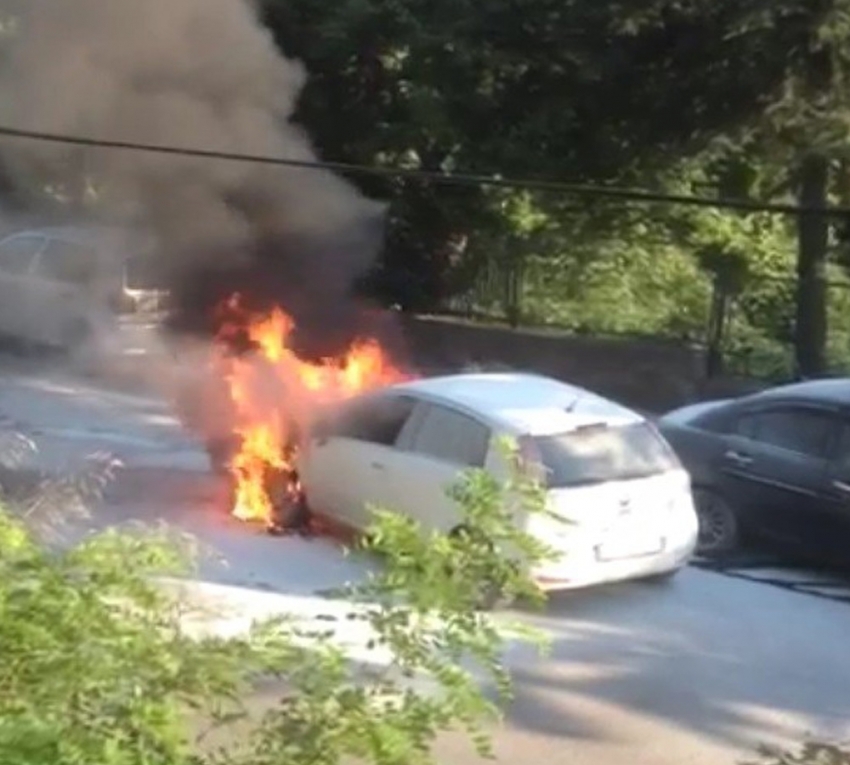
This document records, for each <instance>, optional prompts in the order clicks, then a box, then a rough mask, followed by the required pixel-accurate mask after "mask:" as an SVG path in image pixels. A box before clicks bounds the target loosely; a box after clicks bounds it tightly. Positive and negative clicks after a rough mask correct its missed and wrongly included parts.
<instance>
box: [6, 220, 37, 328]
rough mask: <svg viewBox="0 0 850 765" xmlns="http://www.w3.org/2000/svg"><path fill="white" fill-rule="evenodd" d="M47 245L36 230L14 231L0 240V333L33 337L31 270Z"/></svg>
mask: <svg viewBox="0 0 850 765" xmlns="http://www.w3.org/2000/svg"><path fill="white" fill-rule="evenodd" d="M46 245H47V239H46V237H44V236H42V235H41V234H38V233H36V232H26V233H20V234H14V235H12V236H9V237H7V238H6V239H4V240H3V241H2V242H0V333H2V334H4V335H9V336H13V337H19V338H26V339H35V338H34V337H32V335H31V332H32V329H33V321H34V319H35V318H37V317H36V316H33V315H32V314H31V312H32V311H33V299H34V294H33V284H34V280H33V270H34V268H35V264H36V259H37V257H38V255H39V254H40V253H41V251H42V250H43V249H44V248H45V246H46Z"/></svg>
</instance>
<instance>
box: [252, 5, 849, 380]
mask: <svg viewBox="0 0 850 765" xmlns="http://www.w3.org/2000/svg"><path fill="white" fill-rule="evenodd" d="M264 8H265V13H266V20H267V22H268V24H269V26H270V27H271V29H272V30H273V32H274V34H275V36H276V38H277V39H278V41H279V43H280V45H281V46H282V47H283V49H284V50H285V51H287V52H288V53H290V54H292V55H294V56H297V57H299V58H301V59H303V60H304V61H305V62H306V64H307V67H308V70H309V71H310V73H311V78H310V82H309V84H308V86H307V89H306V91H305V93H304V97H303V99H302V104H301V112H300V115H299V117H300V119H301V120H302V121H303V122H304V123H305V124H306V125H307V126H308V128H309V129H310V131H311V134H313V135H314V136H316V139H317V142H318V145H319V147H320V149H321V150H322V151H324V152H325V153H326V154H327V155H329V156H333V157H336V158H343V159H349V160H355V161H361V162H366V163H378V164H385V165H390V166H404V167H421V168H424V169H428V170H447V171H451V170H453V169H458V168H459V169H463V170H466V171H471V172H481V173H496V172H498V173H501V174H503V175H514V176H525V177H529V176H538V177H548V178H553V177H560V178H565V179H568V180H571V181H578V182H583V181H587V182H597V183H598V182H606V181H618V182H620V183H627V184H635V185H643V186H651V187H655V188H658V189H659V190H671V191H684V192H686V193H693V192H696V193H700V194H703V195H705V194H706V193H707V194H709V195H711V194H714V193H716V194H719V195H722V196H735V197H745V198H747V197H748V198H753V199H780V200H786V201H800V202H801V203H805V204H809V205H817V204H821V203H823V202H825V201H828V200H834V199H835V198H836V195H839V194H841V193H843V194H844V198H845V199H846V198H847V196H848V195H847V193H846V190H847V188H850V186H848V181H847V163H846V161H845V160H846V151H847V149H846V147H847V145H848V142H847V137H848V136H847V126H848V124H850V121H848V117H847V115H848V110H847V99H848V90H847V73H848V68H847V64H848V54H850V41H848V34H850V2H848V0H814V1H812V0H743V1H742V0H711V2H709V0H685V1H684V2H682V1H681V0H676V2H673V0H637V1H636V2H629V3H597V2H589V0H569V1H568V2H552V1H551V0H495V2H490V3H487V4H485V5H481V4H480V3H479V4H474V3H470V2H457V0H452V2H448V0H438V1H437V2H429V3H422V2H420V1H419V0H345V2H342V3H334V4H317V3H312V2H307V0H265V3H264ZM363 184H364V187H365V188H366V190H367V191H369V192H371V193H375V194H380V195H384V196H388V197H390V198H392V199H393V200H394V204H393V208H392V209H393V210H394V211H395V216H394V222H395V225H394V227H393V231H394V234H393V236H392V237H391V239H390V246H389V247H388V248H387V252H386V262H385V263H384V264H383V268H382V270H381V273H380V278H379V279H378V286H379V288H380V291H381V292H382V293H383V294H384V295H385V296H387V297H388V299H392V300H396V301H397V302H400V303H402V304H403V305H405V306H408V307H413V308H422V307H433V306H434V305H436V304H438V303H439V302H440V301H441V300H444V299H445V298H446V297H447V296H450V295H452V294H456V293H458V292H463V291H464V289H466V288H468V287H469V286H470V284H471V283H473V282H474V281H475V278H476V275H480V273H481V269H483V271H484V276H485V277H486V278H487V279H488V280H490V281H493V278H492V274H490V275H488V274H489V272H492V271H494V269H495V271H498V272H499V274H501V275H504V272H505V271H507V272H508V273H509V274H514V273H515V272H516V271H517V266H516V262H517V261H521V262H522V263H523V268H524V269H525V271H526V272H528V268H527V266H528V263H529V262H530V264H531V274H530V278H531V287H530V288H527V289H526V292H528V291H529V289H530V294H528V295H526V303H528V304H531V305H533V306H534V311H533V313H534V314H535V315H534V316H533V317H531V318H534V319H538V318H539V316H538V315H539V314H545V316H543V318H544V319H546V320H548V321H557V322H559V323H567V324H568V325H570V326H575V327H587V328H589V329H591V330H594V331H600V330H606V331H607V330H617V331H621V330H624V329H625V328H627V327H629V326H632V325H636V324H640V325H642V326H643V327H645V328H650V329H652V330H653V331H655V330H657V329H660V328H663V327H664V326H667V325H669V326H670V327H671V328H675V331H676V332H677V333H682V332H683V331H684V330H685V328H686V327H689V329H688V330H687V331H688V333H689V334H694V326H693V325H695V324H697V323H698V320H697V316H698V314H699V313H700V311H699V310H698V309H697V307H696V306H697V303H698V302H699V301H701V300H705V301H707V300H708V298H707V293H708V291H709V285H710V283H711V281H712V280H713V279H714V278H715V277H716V275H717V273H716V272H717V269H718V267H720V265H721V262H723V263H725V265H724V266H723V268H724V269H725V272H726V273H727V274H728V270H729V268H730V267H731V265H730V264H731V261H730V260H729V259H730V258H731V259H732V260H738V261H741V263H740V264H739V265H740V267H741V269H742V270H741V272H740V274H741V275H744V274H746V275H747V278H746V279H744V283H743V284H742V285H741V286H742V287H746V289H742V294H743V293H747V295H748V296H747V297H746V299H745V300H743V303H742V305H743V307H742V309H741V312H742V315H747V316H756V317H761V316H763V315H765V314H764V313H763V310H764V309H766V311H767V315H770V316H775V315H776V314H781V316H777V317H776V320H775V322H776V323H774V324H771V325H770V326H765V325H767V324H768V319H767V318H758V319H757V320H756V321H755V324H749V323H748V324H746V325H741V326H742V331H743V332H744V334H753V333H754V336H757V337H762V336H764V338H765V341H766V342H774V341H775V342H788V341H789V340H796V343H797V354H796V356H797V359H796V363H797V366H799V367H800V368H801V370H802V371H804V372H810V373H811V372H815V373H816V372H819V371H821V370H822V368H823V367H824V365H825V363H826V361H825V358H824V348H825V347H826V345H827V339H826V333H825V327H826V322H825V316H826V313H827V308H826V306H827V303H828V302H829V301H828V300H827V299H826V296H825V294H824V291H825V287H824V281H825V279H826V278H827V276H828V271H829V266H828V262H829V251H830V250H829V247H830V244H831V241H832V240H831V239H830V237H829V228H830V226H829V221H827V220H825V219H824V218H823V217H822V216H807V217H804V218H802V219H801V221H799V226H798V221H795V220H793V219H786V220H778V219H770V220H768V219H767V218H766V217H764V216H741V215H737V214H728V215H726V214H722V215H721V214H710V213H706V211H704V210H698V211H695V212H690V211H682V210H673V209H671V208H663V207H660V206H654V207H650V208H647V207H643V208H641V209H640V210H637V209H636V208H634V207H629V206H624V205H617V206H613V205H610V204H608V205H598V204H588V203H587V202H586V201H583V200H576V199H564V198H561V199H555V198H553V197H549V198H546V199H541V198H535V199H533V200H532V206H533V207H534V209H535V210H536V214H539V215H542V216H544V217H545V218H546V223H545V225H543V226H542V228H543V230H544V233H545V236H539V235H538V234H540V233H541V232H540V231H538V232H536V233H535V235H534V236H531V237H530V236H529V232H528V231H527V230H524V229H523V228H522V225H521V224H518V221H517V216H516V215H515V214H514V213H515V210H516V207H517V202H516V200H513V201H511V200H509V199H506V197H510V196H511V195H509V194H505V193H495V192H488V191H486V190H481V189H460V190H455V191H452V192H448V191H446V190H445V188H436V187H434V186H433V185H432V184H427V183H412V182H391V181H374V180H370V181H363ZM841 189H844V191H843V192H841ZM514 196H515V197H517V198H519V200H520V204H519V206H520V207H522V206H523V205H525V204H526V202H523V201H522V198H523V196H524V195H522V194H517V195H514ZM683 228H684V229H685V230H686V231H687V233H688V236H686V237H683V236H682V235H681V233H682V229H683ZM798 229H799V232H798ZM798 234H799V244H798V245H795V244H794V238H795V237H797V236H798ZM730 237H731V238H732V239H734V241H728V240H729V239H730ZM714 240H717V241H714ZM451 243H454V244H455V245H457V244H458V243H462V246H455V247H452V246H451ZM712 253H713V254H712ZM718 257H719V260H718ZM706 258H707V259H706ZM789 258H790V260H789ZM529 259H530V260H529ZM765 259H768V260H771V261H772V265H770V266H769V267H768V270H769V271H770V272H772V273H773V272H781V274H782V278H783V279H784V278H786V277H787V278H789V279H790V280H791V281H792V282H793V281H798V285H799V286H798V288H797V289H796V292H795V293H794V294H793V295H792V299H793V301H794V302H796V305H797V308H796V310H794V309H793V308H792V309H789V308H788V307H787V305H786V304H787V295H786V293H787V290H786V289H785V287H782V288H781V289H780V288H778V287H776V288H775V289H774V288H771V287H769V286H768V285H767V283H766V281H765V280H764V279H763V278H762V274H763V272H764V270H765V268H766V264H765ZM494 264H495V265H494ZM789 264H790V268H789ZM496 281H499V280H498V279H497V280H496ZM697 283H698V284H697ZM540 284H544V285H547V287H548V291H549V295H545V296H540V295H539V293H540V288H539V286H535V285H540ZM774 284H775V285H776V284H778V280H775V282H774ZM689 285H690V286H689ZM500 290H501V292H502V293H505V292H506V290H505V289H503V288H501V287H500ZM559 292H560V293H562V294H563V298H560V299H559V298H558V297H557V293H559ZM750 292H753V296H752V297H749V293H750ZM507 293H509V294H510V295H513V294H514V293H516V290H513V291H511V290H510V289H507ZM577 293H578V294H581V295H583V296H584V297H583V298H582V299H581V300H578V301H577V300H576V299H575V297H574V296H575V294H577ZM756 293H757V294H756ZM672 294H681V295H682V296H683V305H682V310H677V309H676V307H675V306H674V305H673V304H672V301H671V300H670V299H669V297H668V299H667V300H666V301H665V300H659V299H658V298H659V296H660V295H667V296H669V295H672ZM511 299H513V298H511ZM780 303H781V304H782V307H780ZM611 305H618V306H620V307H621V311H620V314H621V315H620V316H618V317H612V312H611V310H610V306H611ZM646 306H652V308H651V310H650V309H647V308H646ZM789 310H790V313H789ZM703 313H704V311H703ZM829 313H830V315H833V314H834V311H832V309H829ZM748 321H749V319H748ZM703 326H704V323H703Z"/></svg>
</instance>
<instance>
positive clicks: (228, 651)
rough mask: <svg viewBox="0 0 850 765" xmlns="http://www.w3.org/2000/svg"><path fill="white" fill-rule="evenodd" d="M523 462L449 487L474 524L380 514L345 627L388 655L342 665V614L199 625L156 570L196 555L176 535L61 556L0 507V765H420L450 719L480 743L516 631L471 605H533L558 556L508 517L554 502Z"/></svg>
mask: <svg viewBox="0 0 850 765" xmlns="http://www.w3.org/2000/svg"><path fill="white" fill-rule="evenodd" d="M511 454H513V453H511ZM512 460H513V462H514V464H515V465H516V466H517V470H515V477H514V479H512V480H511V481H510V482H508V484H507V485H505V486H501V485H499V484H498V483H497V482H496V481H495V480H494V479H493V478H492V477H490V476H489V475H487V474H485V473H484V472H483V471H474V472H470V473H469V474H467V475H465V476H464V477H463V479H462V480H461V481H460V482H459V484H458V485H457V486H456V487H455V488H454V489H453V496H454V497H455V499H456V501H457V503H458V510H459V514H460V518H461V522H462V523H463V525H464V528H466V529H467V532H468V533H466V534H455V535H445V534H437V533H430V532H427V533H426V532H425V531H424V530H423V529H421V528H420V527H419V526H417V524H415V523H414V522H413V521H411V520H409V519H405V518H402V517H400V516H397V515H395V514H393V513H391V512H388V511H376V520H375V524H374V526H373V528H372V530H371V534H370V535H369V542H368V543H367V545H366V549H367V551H368V552H371V553H378V554H380V555H381V557H382V558H383V561H384V566H383V568H382V569H381V573H378V574H374V575H373V576H372V577H371V578H370V579H369V580H368V581H366V582H365V583H363V584H360V585H357V586H354V587H353V588H351V589H347V590H346V591H345V592H343V593H340V595H341V596H343V597H345V598H347V599H349V600H350V601H351V613H350V617H349V621H350V622H359V623H362V624H364V625H368V628H369V629H370V630H371V634H372V635H373V636H374V638H373V648H374V649H375V650H376V651H383V652H384V654H385V655H388V656H389V660H388V662H387V665H386V667H385V668H384V669H381V670H375V671H369V672H366V671H364V670H362V668H358V667H355V666H354V665H353V664H352V663H351V662H350V661H349V660H348V659H347V658H346V656H345V654H344V652H343V650H342V649H341V648H340V647H339V644H338V642H335V639H334V629H333V625H332V624H329V628H328V630H327V631H322V632H318V631H316V629H315V628H311V629H309V630H308V629H306V628H305V627H304V626H303V625H299V623H298V622H297V621H293V620H290V619H287V618H286V617H282V618H281V619H275V620H272V621H269V622H267V623H262V624H256V625H254V627H253V628H252V629H251V631H250V633H249V634H246V635H244V636H242V637H239V638H228V639H224V638H220V637H215V636H199V635H198V634H193V633H191V632H190V631H188V629H187V627H186V621H185V619H184V618H183V617H184V616H185V613H186V608H188V607H189V605H190V604H189V603H188V602H187V601H185V600H184V599H183V598H180V597H175V596H174V593H173V588H171V589H169V588H165V587H163V586H162V582H163V580H162V577H178V578H179V577H185V576H191V575H192V574H193V573H194V569H193V565H194V562H196V561H197V555H198V554H199V552H200V551H199V550H198V549H197V547H196V545H195V544H194V543H193V542H192V540H191V539H188V538H185V537H182V536H177V535H175V534H174V533H173V532H171V531H169V530H168V529H167V528H162V529H157V530H153V531H151V530H143V529H139V530H137V531H133V532H125V531H122V532H119V531H114V530H113V531H108V532H106V533H103V534H100V535H98V536H96V537H94V538H90V539H88V540H86V541H84V542H83V543H82V544H79V545H77V546H74V547H72V548H70V549H65V550H64V551H57V550H56V548H55V547H53V548H47V547H45V546H44V545H42V544H40V543H39V541H38V537H37V536H34V535H33V533H32V532H31V531H29V530H28V529H27V527H26V526H25V525H24V524H23V523H22V522H21V521H19V520H17V519H16V517H15V516H14V514H12V513H10V512H7V511H2V512H0V689H2V693H0V761H2V762H9V763H12V762H14V763H16V765H81V764H82V763H86V764H88V763H99V764H100V765H201V764H208V765H273V764H274V763H280V764H281V765H283V763H286V765H298V763H304V765H307V763H310V764H311V765H313V764H315V763H322V764H328V765H330V764H332V763H333V764H336V763H340V762H344V761H348V758H351V757H353V758H355V759H357V760H358V761H360V762H372V763H376V764H380V765H409V764H411V763H413V764H415V763H425V762H429V761H430V754H429V752H430V748H431V744H432V742H433V739H434V737H435V735H436V734H437V733H438V732H439V731H440V730H443V729H447V728H457V727H461V728H465V729H466V730H468V731H469V732H470V734H471V735H472V738H473V741H474V742H475V744H476V745H477V747H478V748H479V750H481V751H482V752H486V751H487V748H488V741H487V737H486V735H485V734H484V733H483V728H482V725H483V724H484V723H486V722H487V721H488V720H489V719H491V718H492V717H494V716H495V715H496V714H497V712H498V705H497V702H494V701H490V700H488V698H487V697H486V696H485V695H484V694H483V692H482V690H481V682H482V680H486V679H489V680H491V681H495V682H496V685H497V687H498V688H499V689H500V691H501V693H502V696H501V698H504V697H506V696H507V694H509V691H510V683H509V679H508V677H507V675H506V673H505V670H504V668H503V667H502V665H501V654H502V649H503V647H504V640H505V639H506V638H505V634H506V633H505V629H503V628H497V624H496V622H495V621H494V618H493V617H492V616H491V615H489V614H487V613H485V612H482V611H480V610H478V609H477V608H476V605H477V603H478V602H479V599H480V595H481V588H482V585H484V584H489V585H491V586H493V587H496V589H497V590H498V592H499V593H500V594H501V595H507V596H526V597H529V598H531V599H533V600H537V601H538V602H539V601H540V598H541V595H540V593H539V591H538V590H537V589H536V587H535V586H534V585H533V584H532V583H531V582H530V581H529V579H528V576H527V571H528V565H529V564H530V563H533V562H534V561H536V560H539V559H540V558H541V557H545V556H546V555H547V554H548V551H547V550H546V549H544V548H543V547H541V545H540V544H539V543H537V542H535V541H534V540H533V539H531V538H530V537H528V536H527V535H525V534H524V533H523V532H521V531H519V527H518V526H517V525H516V524H515V523H514V520H515V518H516V517H517V514H520V515H521V514H523V513H528V512H540V511H542V504H541V503H542V501H543V499H542V497H543V495H542V493H541V490H540V489H539V488H538V487H537V485H536V484H535V482H534V480H533V479H532V478H531V477H528V476H526V475H525V474H524V473H522V471H521V470H520V469H519V463H518V462H516V459H515V458H514V457H513V456H512ZM527 637H532V638H534V637H537V636H534V635H530V634H529V635H527ZM482 673H483V675H482ZM425 681H427V687H426V688H425V689H424V690H423V687H424V686H423V685H422V683H424V682H425ZM261 682H262V683H264V684H265V686H266V687H268V684H269V683H270V682H274V683H275V687H277V688H280V689H281V690H280V699H279V703H277V704H275V705H273V706H272V707H271V708H270V709H268V710H267V711H266V712H265V713H264V714H263V715H262V716H261V717H260V718H259V719H258V718H257V717H256V716H254V717H252V716H251V715H250V714H249V709H248V707H247V706H246V703H245V702H246V699H248V698H249V697H250V694H251V693H252V691H253V690H255V689H256V688H257V685H258V683H261ZM201 720H204V721H206V723H208V724H209V725H210V726H212V727H213V728H215V729H216V730H217V731H218V733H219V735H221V733H222V732H225V733H226V732H227V731H229V730H231V729H232V728H233V726H234V725H237V724H239V725H241V727H238V728H237V730H239V731H241V733H240V734H239V735H238V736H237V742H236V743H235V744H233V745H232V746H227V747H226V748H225V749H223V750H220V751H219V750H216V751H210V750H209V748H206V749H205V748H204V747H201V746H198V745H197V743H196V742H195V741H194V740H193V739H192V737H191V735H190V734H191V730H192V728H193V725H194V726H195V727H197V724H198V722H199V721H201Z"/></svg>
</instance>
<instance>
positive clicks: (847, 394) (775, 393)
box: [746, 377, 850, 405]
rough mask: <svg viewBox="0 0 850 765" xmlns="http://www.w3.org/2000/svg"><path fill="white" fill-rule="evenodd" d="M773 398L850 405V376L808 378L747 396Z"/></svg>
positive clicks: (759, 399)
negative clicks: (820, 378) (821, 378)
mask: <svg viewBox="0 0 850 765" xmlns="http://www.w3.org/2000/svg"><path fill="white" fill-rule="evenodd" d="M773 399H782V400H784V401H788V400H798V401H817V402H821V403H825V404H847V405H850V378H848V377H833V378H828V379H823V380H806V381H804V382H798V383H790V384H788V385H780V386H777V387H775V388H768V389H767V390H764V391H760V392H759V393H755V394H753V395H751V396H747V397H746V400H749V401H771V400H773Z"/></svg>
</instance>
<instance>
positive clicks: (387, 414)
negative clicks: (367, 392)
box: [324, 396, 416, 446]
mask: <svg viewBox="0 0 850 765" xmlns="http://www.w3.org/2000/svg"><path fill="white" fill-rule="evenodd" d="M415 405H416V402H415V401H414V400H413V399H412V398H410V397H409V396H384V397H378V398H374V399H369V400H367V401H359V402H356V403H354V404H352V405H350V406H348V407H346V408H345V409H344V411H343V412H342V413H341V414H340V416H339V417H337V418H335V420H334V421H333V422H332V423H328V425H327V426H325V428H324V432H325V433H326V434H328V435H332V436H335V437H337V438H349V439H352V440H354V441H366V442H368V443H372V444H381V445H382V446H393V445H395V442H396V439H397V438H398V435H399V433H401V429H402V428H403V427H404V423H405V422H407V419H408V418H409V417H410V414H411V412H413V408H414V406H415Z"/></svg>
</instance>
